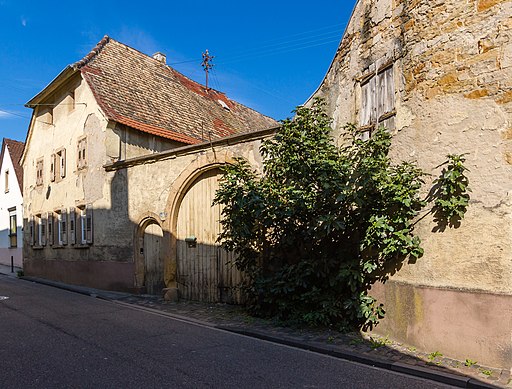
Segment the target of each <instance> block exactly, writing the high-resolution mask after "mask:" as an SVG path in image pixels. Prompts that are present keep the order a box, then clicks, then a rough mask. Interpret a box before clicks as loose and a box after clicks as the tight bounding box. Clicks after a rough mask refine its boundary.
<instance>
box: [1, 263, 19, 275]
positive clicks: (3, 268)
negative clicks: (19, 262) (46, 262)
mask: <svg viewBox="0 0 512 389" xmlns="http://www.w3.org/2000/svg"><path fill="white" fill-rule="evenodd" d="M11 270H14V271H13V272H11ZM19 271H22V269H21V267H16V266H14V269H11V267H10V266H8V265H2V264H0V274H3V275H6V276H10V277H17V276H18V272H19Z"/></svg>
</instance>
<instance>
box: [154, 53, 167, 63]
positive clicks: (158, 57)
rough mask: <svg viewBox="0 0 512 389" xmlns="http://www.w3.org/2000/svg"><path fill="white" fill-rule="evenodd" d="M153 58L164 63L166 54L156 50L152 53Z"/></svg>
mask: <svg viewBox="0 0 512 389" xmlns="http://www.w3.org/2000/svg"><path fill="white" fill-rule="evenodd" d="M153 58H154V59H156V60H157V61H159V62H162V63H163V64H164V65H165V61H166V58H167V57H166V56H165V54H164V53H161V52H159V51H158V52H156V53H155V54H153Z"/></svg>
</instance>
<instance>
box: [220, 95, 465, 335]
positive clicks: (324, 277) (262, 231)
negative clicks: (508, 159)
mask: <svg viewBox="0 0 512 389" xmlns="http://www.w3.org/2000/svg"><path fill="white" fill-rule="evenodd" d="M331 133H332V132H331V128H330V120H329V118H328V117H327V115H326V114H325V113H324V112H323V103H322V102H321V101H319V100H317V101H315V102H314V104H313V106H312V107H311V108H305V107H299V108H297V110H296V116H295V118H294V119H293V120H291V119H287V120H285V121H284V122H283V125H282V128H280V130H279V131H278V132H277V133H276V135H275V136H274V137H273V138H271V139H268V140H265V141H264V142H263V143H262V145H261V148H260V151H261V154H262V156H263V158H264V162H263V175H262V176H259V175H257V174H256V173H255V172H254V171H253V170H252V168H251V166H250V165H249V163H248V162H247V161H246V160H245V159H242V158H239V159H237V161H236V163H235V164H233V165H228V166H226V167H225V175H224V179H223V181H222V183H221V186H220V189H219V190H218V192H217V194H216V197H215V199H214V203H217V204H222V205H223V211H222V220H221V223H222V226H223V232H222V233H221V235H220V236H219V240H220V241H221V242H222V244H223V246H224V247H225V248H226V249H227V250H232V251H234V252H235V253H236V254H237V255H236V260H235V265H236V266H237V268H238V269H239V270H241V271H242V272H244V273H245V275H246V281H245V283H244V284H243V290H244V292H245V297H246V301H247V306H248V308H249V310H250V311H251V312H252V313H254V314H256V315H260V316H266V317H275V318H277V319H279V320H283V321H287V322H291V323H303V324H307V325H312V326H334V327H336V328H339V329H353V328H354V327H358V328H363V329H366V328H369V327H372V326H373V325H375V324H376V323H377V322H378V319H379V318H381V317H382V316H383V315H384V309H383V306H382V304H378V303H377V302H376V301H375V299H374V298H373V297H371V296H370V295H368V290H369V288H370V286H371V285H372V284H373V283H375V282H376V281H379V280H380V281H385V280H386V279H387V278H388V277H389V274H390V273H393V272H395V271H397V269H398V268H399V267H400V265H401V263H402V262H403V261H404V260H405V259H406V258H408V257H409V258H414V259H415V258H418V257H420V256H421V255H422V254H423V249H422V248H421V246H420V239H419V238H418V237H417V236H415V235H414V234H413V228H414V224H413V220H414V219H415V217H416V216H417V215H418V211H419V210H420V209H422V208H424V207H425V206H426V205H427V201H426V200H424V199H422V198H421V197H420V188H421V187H422V185H423V183H424V182H423V177H424V176H425V173H423V171H421V170H420V169H419V168H418V167H417V165H416V164H415V163H410V162H402V163H400V164H393V163H392V161H391V160H390V158H389V156H388V153H389V149H390V146H391V135H390V134H389V132H387V131H386V130H384V129H382V128H381V129H379V130H378V131H376V132H375V133H374V134H372V137H371V138H370V139H369V140H367V141H362V140H360V139H359V138H358V134H357V131H356V129H355V127H354V126H352V125H347V126H346V127H345V133H347V134H348V138H347V139H346V142H345V144H344V145H343V146H341V147H338V146H336V145H335V144H334V142H333V140H332V138H331ZM450 166H451V165H450ZM462 177H464V176H463V175H462ZM464 178H465V177H464ZM465 183H466V185H467V179H466V181H465ZM436 184H437V187H438V189H437V191H439V190H441V189H442V184H443V182H442V181H437V182H436ZM435 193H437V192H436V191H434V192H432V196H434V197H435ZM443 193H444V192H443ZM459 195H460V193H459ZM432 196H431V197H432ZM448 197H449V194H448ZM443 204H444V203H443ZM466 205H467V204H466ZM464 210H465V209H462V208H461V207H459V208H457V210H456V212H457V214H459V211H461V212H463V211H464Z"/></svg>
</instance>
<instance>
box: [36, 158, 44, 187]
mask: <svg viewBox="0 0 512 389" xmlns="http://www.w3.org/2000/svg"><path fill="white" fill-rule="evenodd" d="M43 168H44V160H43V158H39V159H38V160H37V161H36V186H41V185H43Z"/></svg>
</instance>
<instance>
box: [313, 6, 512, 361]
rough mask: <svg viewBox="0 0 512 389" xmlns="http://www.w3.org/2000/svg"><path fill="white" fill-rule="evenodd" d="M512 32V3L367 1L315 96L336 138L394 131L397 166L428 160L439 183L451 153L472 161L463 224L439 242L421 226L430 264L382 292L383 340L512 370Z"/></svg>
mask: <svg viewBox="0 0 512 389" xmlns="http://www.w3.org/2000/svg"><path fill="white" fill-rule="evenodd" d="M511 27H512V2H511V1H509V0H502V1H499V0H494V1H485V0H471V1H455V0H452V1H423V0H419V1H405V0H360V1H358V2H357V4H356V6H355V8H354V11H353V15H352V17H351V19H350V22H349V24H348V26H347V29H346V31H345V34H344V36H343V39H342V41H341V43H340V45H339V48H338V51H337V53H336V56H335V58H334V60H333V62H332V64H331V67H330V69H329V71H328V73H327V75H326V77H325V79H324V81H323V82H322V84H321V85H320V87H319V88H318V90H317V91H316V92H315V93H314V95H313V96H312V97H323V98H325V99H326V102H327V106H328V114H329V115H331V116H332V117H333V120H334V121H333V126H334V136H335V137H336V138H338V137H339V136H340V135H342V127H343V125H344V124H345V123H347V122H351V123H356V124H357V125H359V126H360V128H361V131H362V136H368V135H369V133H371V130H372V128H375V126H378V125H385V126H386V127H388V128H389V129H390V131H391V132H392V134H393V147H392V156H393V158H395V159H396V160H397V161H398V160H416V161H418V163H419V165H420V167H421V168H423V169H424V170H425V171H426V172H428V173H431V174H432V177H431V178H434V177H435V176H436V175H437V174H439V171H440V169H439V168H437V169H436V167H437V166H438V165H439V164H441V163H442V162H444V161H445V160H446V155H447V154H451V153H458V154H459V153H467V156H466V157H467V161H466V166H467V167H468V168H469V172H468V176H469V180H470V187H471V189H472V193H471V202H470V206H469V208H468V212H467V214H466V216H465V218H464V220H463V222H462V225H461V226H460V228H452V229H449V228H447V229H446V230H445V231H444V232H433V231H434V227H435V225H434V222H433V220H432V217H431V216H427V217H426V218H424V219H423V220H421V221H420V222H419V223H418V225H417V233H418V235H419V236H420V237H421V239H422V242H423V247H424V249H425V255H424V256H423V257H422V258H420V259H418V260H417V261H416V262H415V263H414V264H407V263H406V264H404V266H403V267H402V268H401V270H400V271H399V272H397V273H396V274H394V275H393V276H392V277H391V280H390V281H389V282H388V283H387V284H386V285H384V286H383V285H376V286H375V287H374V290H373V292H374V294H376V295H377V296H378V297H380V298H381V299H382V300H384V303H385V305H386V307H387V318H386V319H385V320H384V321H383V323H382V324H381V325H380V326H379V327H378V328H377V330H376V331H377V332H380V333H381V334H385V335H389V336H390V337H392V338H395V339H397V340H400V341H403V342H406V343H409V344H413V345H417V346H419V347H421V348H422V349H424V350H440V351H441V352H444V353H445V354H447V355H452V356H454V357H457V358H460V359H465V358H473V356H475V358H479V359H478V360H479V361H481V362H482V363H488V364H490V365H495V366H504V367H510V363H511V361H512V250H511V248H512V241H511V238H512V231H511V224H510V221H511V217H512V208H511V205H512V197H511V193H512V192H511V189H512V166H511V163H512V158H511V155H512V154H511V152H512V149H511V148H512V143H511V139H512V137H511V136H510V134H511V132H512V56H511V53H512V28H511ZM371 96H376V97H371ZM372 99H373V100H372ZM310 101H311V100H310ZM310 101H309V102H308V103H310ZM427 181H428V180H427ZM427 184H428V183H427ZM491 323H492V324H491ZM491 327H492V330H491ZM454 334H457V335H456V337H455V335H454Z"/></svg>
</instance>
